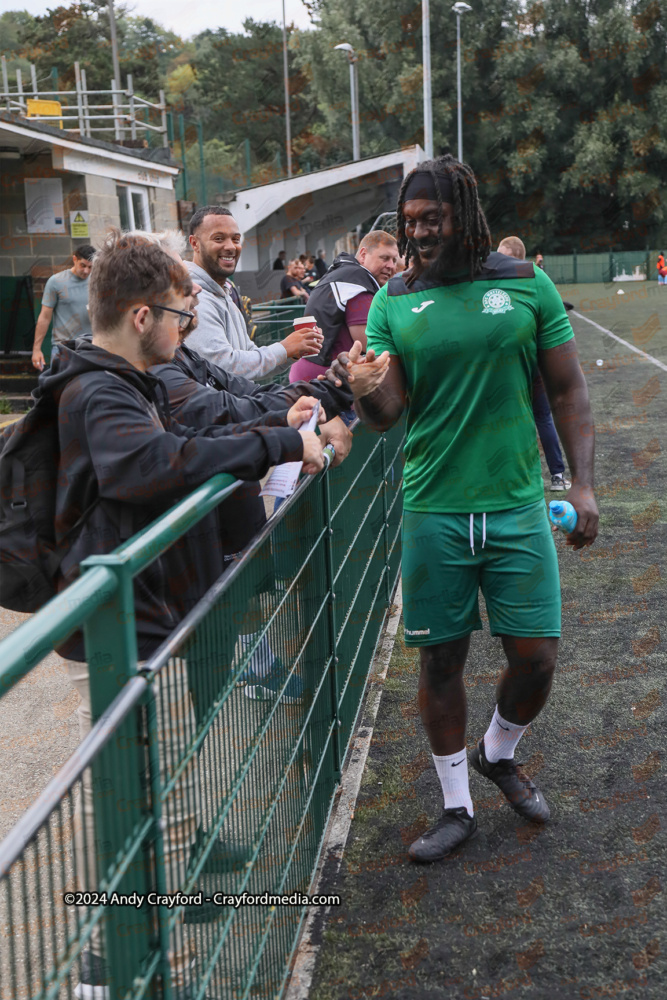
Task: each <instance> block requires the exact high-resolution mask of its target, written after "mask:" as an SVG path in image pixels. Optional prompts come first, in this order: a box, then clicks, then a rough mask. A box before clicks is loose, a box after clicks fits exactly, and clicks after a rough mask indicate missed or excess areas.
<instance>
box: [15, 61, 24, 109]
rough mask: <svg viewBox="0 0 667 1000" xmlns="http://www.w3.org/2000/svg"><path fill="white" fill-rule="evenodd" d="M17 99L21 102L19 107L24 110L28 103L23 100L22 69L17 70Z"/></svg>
mask: <svg viewBox="0 0 667 1000" xmlns="http://www.w3.org/2000/svg"><path fill="white" fill-rule="evenodd" d="M16 99H17V101H18V104H19V109H20V111H21V112H23V111H24V110H25V109H26V103H25V101H24V100H23V77H22V76H21V70H20V69H17V70H16Z"/></svg>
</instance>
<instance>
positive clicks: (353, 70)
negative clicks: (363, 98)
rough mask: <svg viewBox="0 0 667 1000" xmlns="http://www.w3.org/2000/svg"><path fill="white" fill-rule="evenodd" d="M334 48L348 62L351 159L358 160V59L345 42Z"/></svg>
mask: <svg viewBox="0 0 667 1000" xmlns="http://www.w3.org/2000/svg"><path fill="white" fill-rule="evenodd" d="M334 48H335V49H339V50H340V51H341V52H345V53H346V55H347V61H348V62H349V64H350V101H351V104H352V115H351V117H352V159H353V160H358V159H359V156H360V153H359V88H358V84H357V62H358V61H359V56H358V55H357V53H356V52H355V51H354V49H353V48H352V46H351V45H349V44H348V43H347V42H342V43H341V44H340V45H334Z"/></svg>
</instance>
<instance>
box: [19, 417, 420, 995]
mask: <svg viewBox="0 0 667 1000" xmlns="http://www.w3.org/2000/svg"><path fill="white" fill-rule="evenodd" d="M403 436H404V428H403V425H402V424H400V425H397V426H396V427H395V428H393V429H392V430H391V431H389V432H388V433H387V434H384V435H377V434H374V433H372V432H370V431H368V430H367V429H366V428H364V427H363V426H359V425H357V427H356V428H355V432H354V445H353V448H352V451H351V453H350V455H349V457H348V458H347V459H346V461H345V462H344V463H343V464H342V465H341V466H339V467H338V468H336V469H330V470H328V471H325V472H324V473H322V474H320V475H318V476H314V477H305V478H303V479H302V481H301V482H300V483H299V485H298V487H297V489H296V491H295V493H294V494H293V496H292V497H291V498H290V499H289V500H288V501H286V502H285V503H284V504H283V505H282V507H281V508H280V509H279V510H278V511H277V512H276V513H275V514H274V515H273V516H272V517H271V518H270V519H269V521H268V522H267V525H266V526H265V528H264V529H263V530H262V532H261V533H260V534H259V535H258V536H257V537H256V538H255V539H254V540H253V542H252V543H251V544H250V545H249V546H248V548H247V549H246V550H245V551H244V552H243V553H242V554H241V555H240V556H239V557H238V558H237V559H236V561H235V562H234V563H233V564H232V566H231V567H230V568H229V569H228V570H227V571H226V572H225V573H224V574H223V576H222V577H221V578H220V579H219V580H218V581H217V582H216V583H215V584H214V586H213V587H212V588H211V589H210V590H209V591H208V593H207V594H206V595H205V596H204V597H203V598H202V600H201V601H200V602H199V603H198V604H197V605H196V606H195V607H194V608H193V609H192V610H191V611H190V612H189V613H188V614H187V616H186V617H185V618H184V619H183V621H182V622H181V623H180V625H179V627H178V629H177V630H176V631H175V632H174V633H173V634H172V635H170V636H169V638H168V639H167V640H166V641H165V642H164V643H163V644H162V645H161V646H160V648H159V649H158V650H157V651H156V652H155V653H154V654H153V655H152V656H151V658H150V659H149V660H147V661H145V662H143V663H140V662H139V661H138V654H137V637H136V629H135V621H134V604H133V579H134V577H135V576H136V575H137V574H138V573H139V572H141V571H142V570H143V569H145V567H146V566H148V565H149V564H150V563H151V562H152V561H153V560H154V559H155V558H156V557H157V556H158V555H159V554H160V553H161V552H164V551H165V549H167V548H168V547H169V546H170V545H172V544H174V543H175V542H177V541H178V539H179V538H181V537H182V536H183V534H184V533H185V532H186V531H187V530H188V529H189V528H191V527H192V526H193V525H195V524H196V523H197V522H198V521H200V520H201V518H202V517H204V516H205V515H206V514H207V513H209V512H210V511H212V510H213V509H214V508H215V507H216V506H217V505H218V504H219V503H220V502H221V501H222V500H223V499H224V498H225V497H227V496H228V495H229V494H230V493H231V492H232V491H233V490H234V489H235V488H236V487H237V486H238V483H234V482H233V481H232V479H231V477H229V476H225V475H218V476H215V477H213V478H212V479H211V480H209V482H208V483H206V484H205V485H203V486H201V487H200V488H199V489H197V490H195V491H194V492H193V493H192V494H190V495H189V496H188V497H187V498H185V499H184V500H182V501H181V502H180V503H178V504H177V505H176V506H175V507H174V508H172V509H171V510H170V511H169V512H168V513H166V514H165V515H163V516H162V517H161V518H159V519H158V520H157V521H156V522H154V524H153V525H152V526H150V527H149V528H147V529H146V530H145V531H143V532H141V533H140V534H138V535H137V536H135V537H134V538H133V539H130V540H129V541H128V542H126V543H124V544H123V545H122V546H120V547H119V548H118V549H116V550H115V552H113V553H112V554H110V555H105V556H95V557H91V558H89V559H87V560H86V561H85V564H84V572H83V574H82V576H81V577H80V579H79V580H77V581H76V582H75V583H74V584H72V585H71V586H70V587H69V588H67V590H65V591H64V592H63V593H62V594H60V595H59V596H57V597H56V598H54V599H53V600H52V601H51V602H49V604H47V605H46V606H45V607H44V608H43V609H42V610H41V611H39V612H38V613H37V614H35V615H33V616H32V618H31V619H29V620H28V621H26V622H25V623H24V624H22V625H21V626H19V627H18V628H17V629H16V630H15V631H14V632H13V633H12V634H11V635H10V636H9V637H8V638H7V639H5V640H4V641H3V642H2V643H0V663H2V667H1V668H0V693H6V692H7V691H8V690H9V689H10V688H11V687H13V685H15V684H16V683H17V682H18V681H19V680H20V679H21V678H22V677H25V676H26V674H27V673H28V672H29V671H30V670H31V669H32V667H33V666H35V665H36V664H37V663H39V662H40V661H41V660H43V659H44V657H45V656H46V655H48V654H49V653H50V652H51V651H52V650H53V649H54V648H55V647H57V646H58V645H59V644H60V643H61V642H62V641H63V640H64V639H65V637H66V636H67V635H69V634H71V632H72V631H73V630H75V629H78V628H82V629H83V634H84V638H85V646H86V656H87V660H88V664H89V669H90V693H91V706H92V720H93V726H92V729H91V731H90V733H89V734H88V735H87V736H86V737H85V738H84V739H83V741H82V742H81V743H80V745H79V746H78V748H77V751H76V753H75V754H74V755H73V756H72V757H71V759H70V760H69V761H68V762H67V763H66V765H65V766H64V767H63V768H62V769H61V770H60V772H59V773H58V774H57V775H56V777H55V778H54V779H53V780H52V781H51V782H50V784H49V785H48V787H47V788H46V789H45V790H44V792H43V793H42V794H41V795H40V796H39V797H38V799H37V800H36V801H35V802H34V803H33V805H32V806H31V807H30V808H29V809H28V810H27V811H26V812H25V813H24V814H23V816H22V817H21V819H20V820H19V822H18V823H17V824H16V825H15V826H14V827H13V828H12V829H11V830H10V832H9V834H8V835H7V836H6V838H5V839H4V841H3V842H2V843H1V844H0V941H1V942H2V945H1V947H0V997H1V998H2V1000H9V998H11V1000H14V998H16V1000H19V998H20V1000H23V998H33V1000H51V998H53V1000H55V998H63V997H68V998H69V997H73V996H74V989H75V987H76V984H77V982H78V981H79V978H80V967H81V956H82V953H83V952H86V951H87V950H89V949H90V948H91V947H92V949H93V951H95V952H96V953H97V954H99V955H100V963H101V964H100V969H99V971H100V974H101V977H102V978H103V979H104V978H106V979H107V980H108V983H109V989H108V996H109V997H110V1000H141V998H142V997H150V998H165V1000H172V998H174V1000H204V998H208V1000H214V998H215V1000H232V998H234V1000H236V998H245V997H257V998H269V997H277V996H280V995H281V993H282V991H283V988H284V985H285V982H286V980H287V976H288V969H289V963H290V959H291V956H292V953H293V951H294V948H295V945H296V942H297V939H298V934H299V929H300V926H301V922H302V920H303V918H304V916H305V913H306V905H305V903H306V900H304V898H303V894H306V893H307V892H308V889H309V887H310V885H311V882H312V879H313V875H314V872H315V869H316V866H317V862H318V858H319V855H320V851H321V848H322V843H323V837H324V833H325V830H326V826H327V822H328V817H329V814H330V810H331V807H332V803H333V797H334V793H335V790H336V786H337V783H338V782H339V779H340V774H341V768H342V766H343V762H344V760H345V755H346V752H347V749H348V746H349V743H350V740H351V737H352V734H353V731H354V727H355V722H356V719H357V715H358V713H359V709H360V706H361V701H362V695H363V692H364V689H365V685H366V682H367V679H368V674H369V670H370V666H371V663H372V660H373V656H374V652H375V649H376V646H377V643H378V639H379V637H380V634H381V630H382V626H383V622H384V619H385V616H386V613H387V609H388V607H389V605H390V602H391V598H392V594H393V591H394V587H395V584H396V581H397V578H398V572H399V561H400V524H401V513H402V500H401V480H402V461H403V460H402V444H403ZM194 569H196V568H195V567H193V570H194ZM269 661H271V663H272V664H273V672H272V674H271V676H270V677H269V679H268V680H265V685H266V686H265V687H264V688H261V686H260V685H258V684H256V683H254V681H255V680H256V677H254V676H249V675H248V674H247V671H248V669H249V668H252V667H253V666H254V667H255V668H256V670H257V671H258V672H259V673H260V674H262V673H263V672H264V671H265V667H266V665H268V664H269ZM262 664H264V666H262ZM270 685H273V691H272V693H271V695H270V696H269V690H270ZM262 693H263V694H264V695H265V699H264V700H262V699H259V698H256V697H249V695H259V694H262ZM177 893H180V894H182V895H180V896H178V895H176V894H177ZM243 893H245V894H246V896H245V897H244V898H243V902H241V903H238V899H237V904H238V905H230V904H229V902H228V897H230V896H232V895H233V894H236V896H237V897H239V898H241V897H242V894H243ZM66 894H69V895H66ZM265 894H270V896H271V898H269V896H268V895H265ZM255 896H258V897H259V900H258V901H257V902H254V901H253V900H254V897H255ZM283 896H284V897H285V898H286V899H287V900H288V901H287V902H286V903H284V902H283ZM64 898H67V900H68V902H67V904H66V903H65V902H64ZM72 900H73V902H72ZM207 900H208V902H207ZM98 996H99V998H100V1000H101V997H102V994H98ZM98 996H96V1000H98Z"/></svg>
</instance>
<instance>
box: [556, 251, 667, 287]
mask: <svg viewBox="0 0 667 1000" xmlns="http://www.w3.org/2000/svg"><path fill="white" fill-rule="evenodd" d="M657 259H658V251H657V250H623V251H614V252H613V253H612V252H605V253H573V254H545V255H544V270H545V271H546V272H547V274H548V275H549V277H550V278H551V280H552V281H553V282H555V284H557V285H576V284H589V283H594V282H595V283H599V282H619V281H620V282H624V281H647V280H648V281H657V280H658V272H657V270H656V266H655V265H656V262H657Z"/></svg>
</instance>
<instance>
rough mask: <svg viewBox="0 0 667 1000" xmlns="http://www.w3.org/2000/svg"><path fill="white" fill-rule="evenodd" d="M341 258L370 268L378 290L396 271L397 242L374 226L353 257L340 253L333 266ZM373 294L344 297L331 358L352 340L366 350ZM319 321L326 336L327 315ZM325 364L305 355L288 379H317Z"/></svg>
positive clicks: (320, 317) (366, 292) (323, 370)
mask: <svg viewBox="0 0 667 1000" xmlns="http://www.w3.org/2000/svg"><path fill="white" fill-rule="evenodd" d="M343 257H345V258H347V259H348V260H349V261H353V260H354V259H356V261H357V262H358V263H359V264H360V265H361V266H362V267H363V268H365V269H366V271H369V272H370V273H371V274H372V276H373V278H374V279H375V282H373V285H375V283H377V288H376V289H375V291H377V289H379V288H382V286H383V285H386V283H387V282H388V281H389V279H390V278H393V276H394V274H395V273H396V265H397V263H398V245H397V243H396V240H395V239H394V237H393V236H391V235H390V234H389V233H385V232H384V231H383V230H381V229H376V230H374V231H372V232H370V233H368V234H367V235H366V236H364V238H363V240H362V241H361V243H360V244H359V249H358V250H357V253H356V258H352V257H350V256H349V255H348V254H341V255H340V256H339V257H337V258H336V260H335V261H334V263H333V268H336V264H337V263H338V262H339V261H341V259H342V258H343ZM334 273H335V271H334ZM374 294H375V292H368V291H361V292H359V293H358V294H357V295H354V296H353V297H351V298H349V299H348V300H347V302H346V303H345V321H344V323H343V324H342V325H341V326H340V329H339V332H338V336H337V337H336V340H335V343H334V345H333V347H332V349H331V352H330V354H331V357H333V358H335V357H338V355H339V354H340V352H341V351H349V350H350V348H351V347H352V344H353V343H354V341H355V340H358V341H360V343H361V349H362V352H363V353H364V354H365V353H366V321H367V319H368V310H369V309H370V307H371V302H372V301H373V295H374ZM309 308H310V307H309V306H307V307H306V309H307V310H308V309H309ZM318 320H319V323H320V326H322V327H323V329H324V334H325V338H326V333H327V331H326V327H325V325H324V324H325V322H326V317H324V316H318ZM327 367H328V366H327V365H319V364H314V363H313V362H312V361H308V360H307V359H306V358H301V360H300V361H297V362H296V364H294V365H292V367H291V369H290V376H289V377H290V382H298V381H299V380H300V379H306V380H307V381H309V380H310V379H313V378H317V376H318V375H324V373H325V372H326V370H327Z"/></svg>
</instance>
